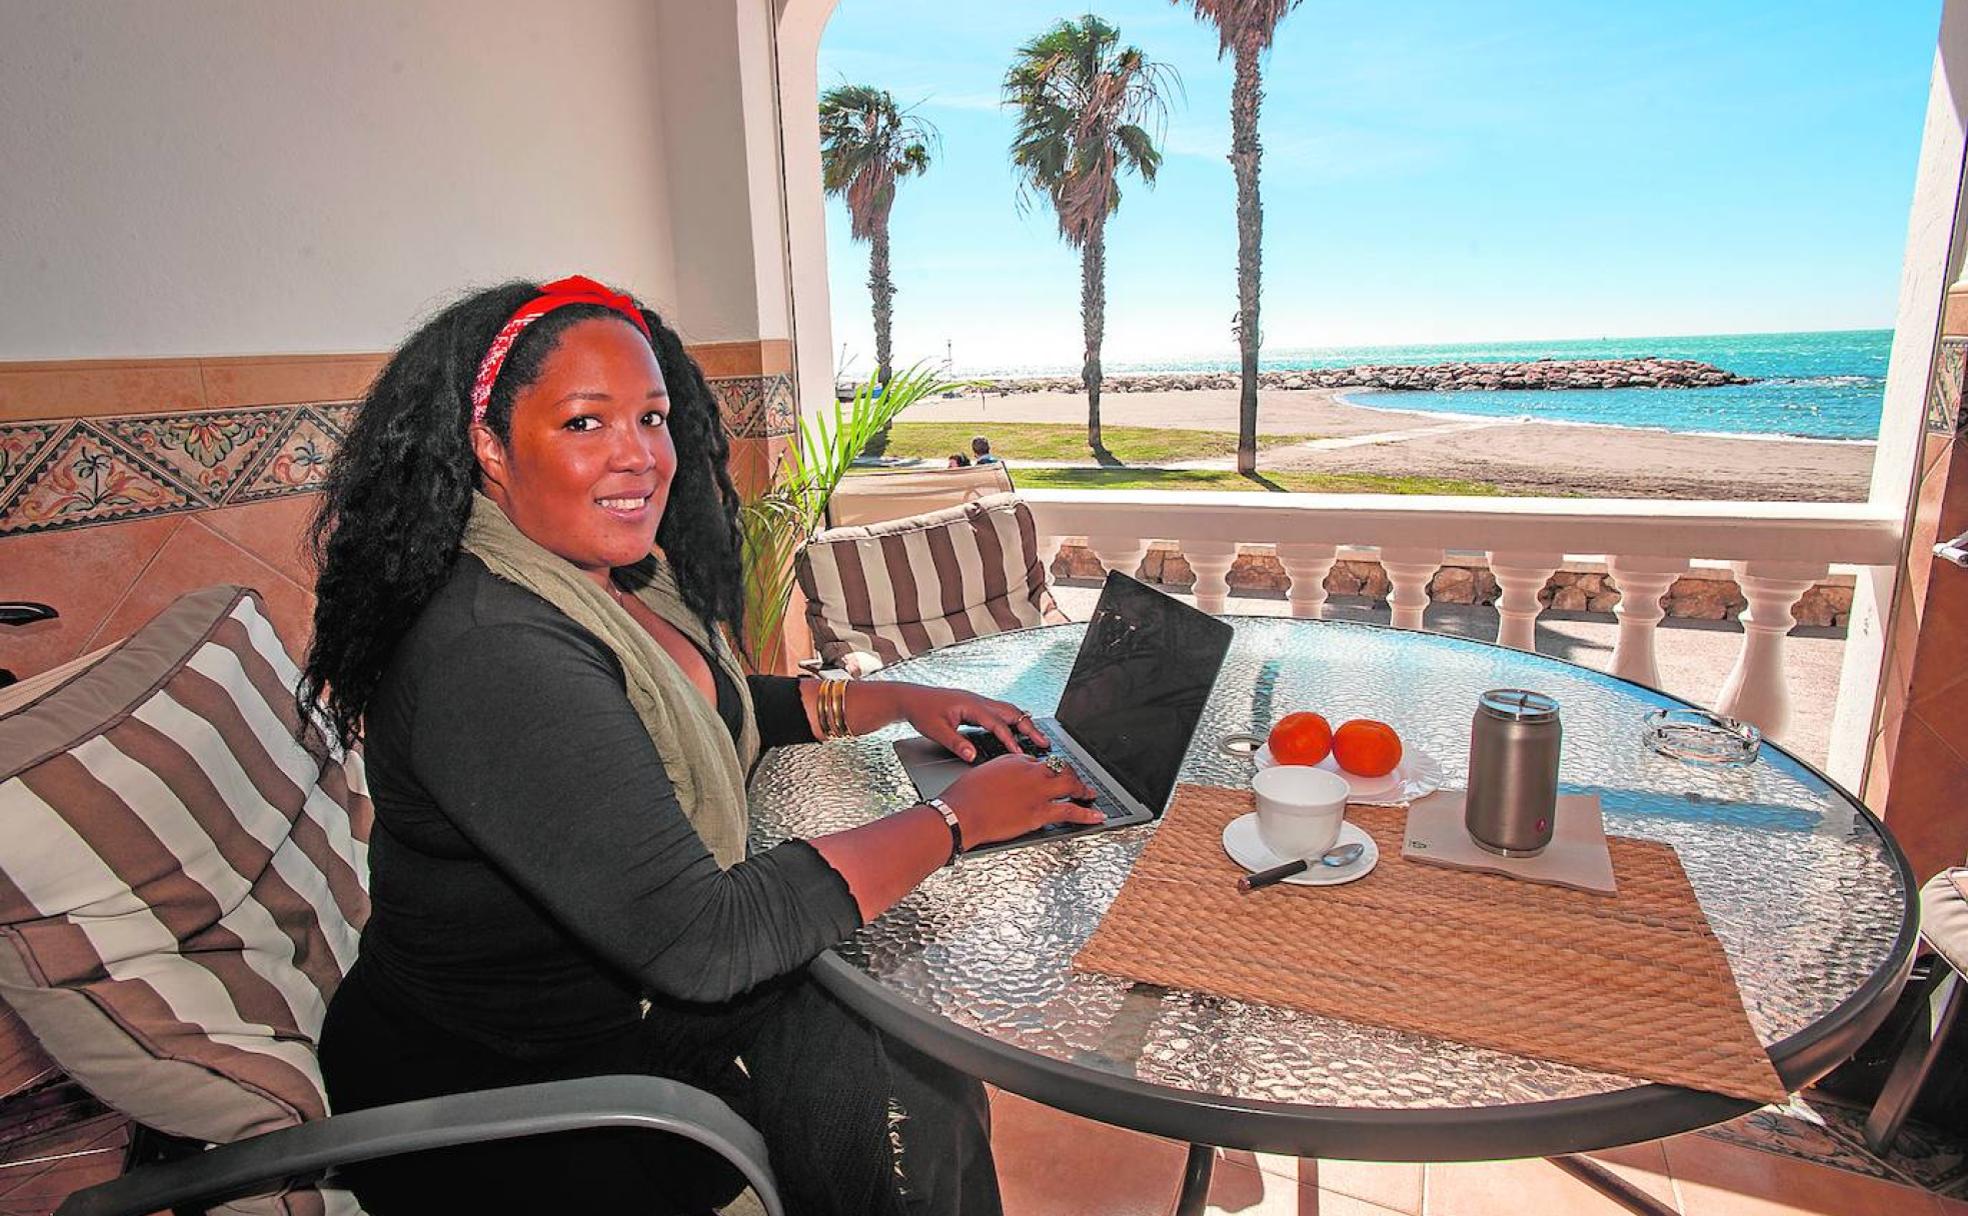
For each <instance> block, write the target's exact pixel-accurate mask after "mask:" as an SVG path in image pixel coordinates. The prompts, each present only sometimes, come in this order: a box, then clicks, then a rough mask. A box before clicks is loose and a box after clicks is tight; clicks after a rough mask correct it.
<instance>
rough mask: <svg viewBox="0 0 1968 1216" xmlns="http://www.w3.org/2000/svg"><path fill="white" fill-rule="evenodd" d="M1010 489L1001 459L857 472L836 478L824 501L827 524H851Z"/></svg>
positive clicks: (905, 515)
mask: <svg viewBox="0 0 1968 1216" xmlns="http://www.w3.org/2000/svg"><path fill="white" fill-rule="evenodd" d="M1014 489H1015V487H1014V486H1013V485H1012V484H1011V471H1010V470H1009V469H1007V468H1005V466H1004V462H1002V461H999V462H997V463H995V464H981V465H971V466H969V467H967V468H961V469H908V470H904V471H901V472H895V473H860V474H856V475H855V476H853V477H845V478H842V479H841V483H840V485H839V486H837V487H836V488H835V489H834V494H833V497H832V498H829V499H828V500H827V526H828V527H830V528H851V527H858V526H860V525H863V524H878V523H882V522H884V521H887V520H891V519H906V518H908V517H909V516H912V515H921V514H924V513H925V512H928V511H937V510H941V509H943V508H944V507H954V506H960V505H961V504H963V503H967V502H975V501H977V500H978V499H980V498H988V497H990V496H991V495H993V494H1010V493H1012V492H1013V490H1014Z"/></svg>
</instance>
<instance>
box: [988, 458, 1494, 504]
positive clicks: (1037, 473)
mask: <svg viewBox="0 0 1968 1216" xmlns="http://www.w3.org/2000/svg"><path fill="white" fill-rule="evenodd" d="M994 446H995V445H994ZM1011 479H1012V481H1013V482H1015V483H1017V485H1018V488H1019V489H1021V490H1219V491H1220V490H1276V491H1278V492H1280V493H1284V492H1292V493H1297V494H1461V495H1475V496H1480V497H1484V498H1497V497H1502V496H1503V491H1502V490H1499V489H1498V488H1497V487H1495V486H1493V485H1490V484H1489V483H1487V482H1481V481H1461V480H1458V479H1456V478H1453V477H1394V476H1389V475H1387V474H1383V473H1294V472H1279V473H1271V472H1265V471H1263V470H1261V469H1260V470H1259V471H1258V474H1257V476H1256V477H1245V476H1244V475H1242V474H1241V473H1235V472H1232V471H1230V470H1229V469H1035V468H1029V467H1028V468H1019V467H1018V465H1017V464H1016V463H1014V464H1013V465H1012V466H1011Z"/></svg>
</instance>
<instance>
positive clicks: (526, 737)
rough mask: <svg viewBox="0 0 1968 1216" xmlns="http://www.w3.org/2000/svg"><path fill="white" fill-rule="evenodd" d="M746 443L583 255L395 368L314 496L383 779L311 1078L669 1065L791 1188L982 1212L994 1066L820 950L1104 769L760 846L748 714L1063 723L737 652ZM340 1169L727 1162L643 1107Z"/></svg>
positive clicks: (372, 1080)
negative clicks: (353, 937)
mask: <svg viewBox="0 0 1968 1216" xmlns="http://www.w3.org/2000/svg"><path fill="white" fill-rule="evenodd" d="M726 453H727V448H726V441H725V438H724V433H723V428H722V425H721V423H720V420H719V418H718V413H717V406H716V403H715V402H714V401H713V399H712V397H711V394H710V391H709V388H708V386H707V385H706V384H705V382H704V378H703V375H702V373H701V372H700V371H699V370H698V369H697V367H696V365H695V364H694V363H693V362H692V361H691V359H690V358H689V356H688V355H687V354H685V353H684V350H683V346H682V343H681V341H680V340H679V339H678V337H677V335H676V334H675V332H673V331H672V330H671V329H670V328H668V327H667V326H665V325H664V324H663V323H662V321H661V320H660V319H658V318H657V317H656V316H655V315H653V314H651V313H649V312H647V311H646V310H644V309H643V308H642V307H641V306H640V305H638V304H637V303H636V302H635V301H633V300H631V299H629V298H628V297H626V296H619V295H616V294H614V293H613V292H611V291H609V290H608V289H607V288H604V287H602V286H601V285H599V284H597V283H594V282H592V281H590V280H586V279H565V280H561V281H560V282H557V283H551V284H548V285H546V286H544V287H537V286H535V285H533V284H530V283H514V284H509V285H506V286H503V287H499V288H495V289H492V290H490V291H485V292H481V293H479V294H477V295H474V296H472V297H470V298H469V299H466V300H464V301H462V302H460V303H458V304H456V305H453V306H452V307H450V308H449V309H447V310H445V311H444V312H443V313H441V314H439V315H438V316H437V317H436V318H435V319H434V320H432V321H431V322H430V323H429V324H427V325H426V326H424V327H423V328H422V329H421V330H420V331H418V333H417V334H416V335H414V336H413V337H412V338H411V339H410V340H409V341H408V342H407V343H405V344H404V346H403V347H402V349H401V350H399V351H398V352H397V353H396V355H395V356H394V357H393V358H392V359H391V360H390V362H389V365H388V366H387V367H385V368H384V370H383V372H382V374H381V376H380V377H379V378H378V380H377V382H376V385H375V387H374V388H373V389H372V390H371V392H370V394H369V396H368V398H367V400H366V401H365V402H364V403H363V407H362V409H361V411H360V412H359V413H358V414H357V416H356V420H355V423H354V425H353V427H352V429H351V431H350V434H349V437H348V441H347V443H346V444H345V445H344V446H343V447H342V449H341V450H340V452H338V454H337V456H336V458H335V464H334V467H333V469H332V470H331V474H330V477H329V482H328V486H327V491H326V495H325V498H324V501H323V505H322V508H321V512H320V515H319V517H318V518H317V520H316V521H315V529H314V539H315V545H316V549H317V554H318V557H319V565H320V571H321V573H320V578H319V582H318V585H317V589H316V590H317V604H316V610H315V633H314V641H313V645H312V648H311V650H310V651H309V654H308V659H307V664H306V667H305V671H304V673H303V680H302V686H301V689H300V696H301V697H302V699H303V700H304V701H305V702H308V703H316V702H318V703H319V704H320V705H321V706H322V707H323V709H324V710H325V712H326V713H327V715H328V717H329V719H330V720H331V722H332V723H333V725H334V727H335V729H336V730H337V731H338V732H339V734H340V736H341V738H342V739H343V741H344V742H353V741H354V740H355V739H357V738H358V737H359V738H361V739H362V741H363V743H364V747H365V759H366V761H367V765H368V774H369V783H370V789H371V795H372V798H373V800H374V803H375V807H376V825H375V829H374V832H373V835H372V839H371V842H370V870H371V901H372V911H371V914H370V920H369V923H368V925H367V927H366V929H365V930H364V933H363V937H362V945H361V952H360V957H359V958H358V960H357V962H356V964H355V965H354V967H353V968H352V969H351V971H350V973H349V975H348V977H347V979H346V980H344V982H343V983H342V985H341V987H340V989H339V990H338V991H337V992H336V994H335V998H334V1000H333V1002H332V1003H331V1005H330V1007H329V1011H328V1017H327V1022H326V1025H325V1026H324V1028H323V1031H322V1038H321V1062H322V1070H323V1073H324V1075H325V1077H326V1080H327V1084H328V1091H329V1096H330V1098H331V1100H332V1101H333V1103H334V1106H335V1108H336V1109H337V1110H343V1111H346V1110H353V1109H359V1108H363V1107H368V1106H375V1105H379V1104H383V1103H388V1102H396V1101H403V1100H407V1099H412V1098H418V1097H427V1096H431V1095H435V1094H443V1093H455V1092H463V1091H467V1090H473V1089H481V1088H488V1087H494V1086H503V1085H515V1084H525V1083H530V1082H536V1081H544V1080H552V1079H559V1078H566V1077H578V1076H586V1075H596V1074H606V1073H621V1072H643V1073H651V1074H657V1075H662V1076H669V1077H674V1078H677V1079H679V1080H683V1081H687V1082H690V1083H692V1084H696V1085H701V1086H704V1087H706V1088H709V1089H712V1090H713V1091H715V1092H717V1093H719V1094H720V1095H722V1096H724V1097H725V1098H726V1100H727V1101H729V1102H731V1103H732V1105H733V1106H735V1107H736V1108H737V1109H738V1110H739V1111H740V1113H742V1114H744V1115H745V1116H746V1117H748V1118H750V1119H751V1120H752V1121H753V1122H754V1123H755V1124H757V1125H758V1127H759V1128H760V1130H761V1132H762V1133H763V1134H764V1136H765V1138H766V1142H767V1144H768V1146H769V1148H770V1151H771V1154H772V1160H773V1166H774V1169H775V1171H776V1173H777V1175H778V1179H779V1182H780V1184H781V1187H782V1190H783V1192H784V1194H785V1195H786V1197H787V1200H788V1205H789V1207H790V1208H791V1209H792V1210H794V1211H800V1212H842V1213H850V1212H851V1213H857V1214H858V1213H868V1212H962V1213H965V1214H969V1213H972V1212H985V1213H991V1212H995V1211H997V1210H998V1204H997V1191H996V1180H995V1176H994V1173H993V1168H992V1162H991V1156H990V1148H989V1140H988V1132H989V1117H988V1112H987V1110H986V1107H985V1104H984V1100H983V1096H982V1092H981V1090H980V1088H979V1087H978V1086H977V1085H976V1083H975V1082H972V1081H969V1080H967V1079H964V1078H962V1077H959V1076H958V1075H956V1074H955V1073H953V1072H951V1071H950V1070H948V1069H946V1068H944V1067H942V1066H940V1065H938V1064H937V1063H935V1062H934V1061H932V1060H930V1059H928V1058H927V1057H925V1056H922V1055H920V1054H918V1053H916V1052H914V1051H912V1050H911V1049H909V1048H907V1047H906V1046H905V1045H903V1044H900V1043H896V1042H893V1041H890V1040H888V1039H886V1038H884V1037H883V1036H881V1035H880V1034H878V1033H877V1032H875V1031H874V1030H872V1029H871V1028H870V1027H868V1026H867V1025H866V1024H865V1023H862V1022H861V1021H859V1020H858V1019H857V1018H855V1017H854V1016H853V1015H852V1014H850V1013H848V1012H847V1011H846V1010H844V1009H842V1008H841V1007H840V1006H838V1005H837V1004H835V1003H834V1002H833V1001H832V999H831V998H829V997H828V996H826V995H825V994H824V993H823V992H821V991H820V990H819V989H818V988H817V986H816V985H815V984H814V983H813V982H812V981H811V980H810V979H809V978H808V977H807V975H806V964H807V963H808V962H809V961H810V960H811V959H812V958H813V957H814V956H815V955H816V954H818V953H819V952H820V951H821V950H823V949H825V948H826V947H827V946H829V945H831V944H833V943H835V942H837V941H839V940H841V939H842V938H844V937H845V936H847V935H848V934H850V933H852V932H853V931H854V930H855V929H856V928H857V927H858V926H860V925H861V924H864V923H866V922H867V921H868V920H870V919H872V918H873V917H875V916H878V915H880V914H881V912H882V911H883V910H884V909H886V908H888V907H889V906H890V905H891V904H893V903H894V902H895V901H896V900H898V899H900V898H901V897H902V896H903V895H904V894H906V893H907V892H908V891H909V890H910V889H911V888H912V887H914V886H915V884H916V883H917V882H919V881H920V880H921V879H922V878H923V877H925V876H926V875H928V874H929V873H930V872H931V871H933V870H935V869H936V868H938V867H939V866H941V865H944V864H946V863H947V862H948V861H950V860H952V859H954V857H955V856H956V854H957V853H959V852H960V851H961V850H962V848H963V847H964V846H965V845H968V844H978V843H982V842H986V841H993V840H999V839H1005V838H1008V837H1011V836H1015V835H1018V834H1021V833H1023V832H1026V831H1029V830H1031V829H1033V828H1036V827H1038V826H1040V825H1042V824H1045V823H1049V822H1054V821H1062V820H1063V821H1073V822H1095V821H1097V820H1098V818H1099V816H1098V813H1097V812H1094V811H1092V810H1090V809H1087V808H1083V807H1080V806H1077V805H1075V804H1074V803H1073V802H1071V801H1063V800H1065V799H1075V798H1087V797H1089V791H1088V790H1087V789H1086V787H1085V786H1083V785H1082V784H1081V783H1080V782H1079V780H1078V779H1077V778H1076V777H1075V776H1074V775H1073V773H1072V771H1071V770H1070V769H1065V770H1063V771H1062V769H1061V766H1060V765H1059V764H1057V763H1056V762H1051V761H1040V760H1037V759H1032V758H1029V757H1025V756H1019V755H1013V756H1007V757H1004V758H1001V759H998V760H994V761H991V762H990V763H987V764H982V765H979V766H978V767H977V768H976V769H975V770H974V771H972V772H970V773H967V774H966V775H965V776H964V778H963V780H961V781H959V782H958V783H957V784H956V785H954V786H952V787H951V788H950V790H949V791H948V792H947V793H946V794H945V795H944V796H943V798H942V800H941V803H942V805H940V806H931V805H918V806H914V807H910V808H908V809H906V810H902V811H899V812H897V813H894V814H891V815H888V816H886V817H885V818H881V819H878V820H876V821H875V822H873V823H870V824H868V825H866V826H864V827H860V828H856V829H853V830H851V831H846V832H840V833H837V834H835V835H831V836H825V837H820V838H817V839H814V840H810V841H790V842H787V843H785V844H781V845H779V846H777V847H775V848H772V849H769V850H766V851H764V852H762V853H760V854H758V855H756V856H752V857H747V856H745V834H746V833H745V801H744V799H745V792H744V781H745V776H746V773H747V772H748V770H749V767H750V765H751V764H752V763H753V762H754V761H755V759H756V757H757V754H758V751H759V749H760V748H761V747H769V746H773V745H775V744H781V743H796V742H809V741H812V740H814V739H816V738H825V737H832V736H838V735H842V734H847V733H854V732H861V731H868V730H873V729H877V728H879V727H881V726H883V725H886V724H888V723H891V722H896V721H907V722H909V723H910V724H911V725H913V726H914V727H915V728H916V729H917V730H918V731H920V732H921V733H923V734H924V735H927V736H928V737H930V738H933V739H937V740H939V741H941V742H943V743H945V744H946V745H948V746H951V747H952V748H954V749H956V750H958V751H959V752H960V753H961V754H963V755H965V756H966V758H974V756H975V749H974V748H972V747H971V746H970V745H969V744H967V743H965V742H964V741H963V740H962V739H961V737H960V736H959V734H958V730H957V728H958V727H959V726H960V725H961V724H964V723H972V724H976V725H979V726H983V727H987V728H989V729H990V730H992V731H994V732H995V733H997V734H998V735H999V736H1000V737H1001V738H1003V739H1004V740H1005V741H1006V742H1007V743H1010V742H1013V733H1014V731H1020V732H1023V733H1025V734H1027V735H1031V736H1032V737H1033V738H1034V740H1035V741H1039V742H1041V743H1042V742H1043V741H1042V740H1039V739H1038V737H1037V736H1036V735H1034V734H1033V733H1032V731H1031V725H1030V718H1029V715H1026V714H1024V713H1022V712H1021V711H1020V710H1019V709H1018V708H1017V707H1015V706H1012V705H1008V704H1006V703H1004V702H1001V701H994V700H991V699H989V698H985V697H980V696H976V695H974V694H970V693H965V692H960V691H954V690H947V689H938V688H927V687H921V686H915V685H908V684H900V683H867V684H861V683H857V684H854V685H853V686H852V688H849V687H848V686H847V685H846V684H836V683H833V682H827V683H824V684H823V683H822V682H820V681H814V680H792V679H785V678H775V677H758V676H753V677H749V678H748V677H746V676H744V675H743V674H742V673H741V671H740V669H739V668H738V666H737V663H736V661H735V659H734V657H733V655H732V653H731V651H730V648H729V646H728V644H727V642H726V641H725V636H724V633H725V629H726V627H730V626H734V625H736V624H737V623H738V620H739V616H740V613H741V611H742V608H741V602H742V597H741V589H742V581H741V571H740V568H739V556H738V555H739V541H738V534H737V523H736V511H737V495H736V493H735V492H734V491H733V489H732V485H731V482H730V479H729V476H728V474H727V473H726V470H725V457H726ZM652 549H653V550H655V551H656V552H657V553H660V559H659V558H658V557H657V556H654V555H652ZM823 689H824V690H825V692H824V695H823ZM843 695H844V698H845V699H844V702H843V700H842V699H841V698H842V696H843ZM352 1178H353V1181H354V1184H355V1187H356V1191H357V1194H358V1197H359V1198H360V1199H361V1200H362V1201H363V1204H364V1206H365V1207H367V1208H368V1209H369V1210H370V1211H372V1212H374V1213H376V1214H377V1216H389V1214H390V1213H392V1212H427V1211H438V1210H455V1211H475V1212H482V1211H514V1212H518V1211H528V1212H532V1211H548V1210H553V1211H570V1210H575V1211H631V1210H634V1211H664V1210H670V1211H679V1212H695V1211H703V1210H706V1209H708V1208H709V1207H711V1206H713V1205H715V1204H716V1203H719V1202H722V1201H723V1200H725V1199H727V1198H729V1197H730V1196H731V1195H732V1194H734V1193H735V1192H736V1190H737V1188H738V1185H739V1184H738V1181H737V1176H736V1174H735V1173H734V1172H733V1171H731V1170H730V1169H729V1168H728V1167H726V1166H724V1164H723V1163H722V1162H721V1161H720V1160H718V1159H716V1158H715V1157H712V1156H710V1155H709V1154H708V1153H705V1152H704V1151H702V1150H698V1149H695V1148H694V1147H692V1146H688V1145H685V1144H683V1143H682V1142H673V1141H670V1140H668V1139H665V1138H662V1137H658V1136H653V1135H650V1134H648V1133H635V1132H626V1131H610V1132H581V1133H568V1134H565V1135H559V1136H553V1137H542V1138H536V1139H532V1140H527V1141H521V1142H515V1143H508V1144H502V1145H495V1146H490V1147H472V1148H464V1149H453V1150H446V1151H445V1152H443V1153H431V1154H423V1155H420V1156H417V1157H411V1158H398V1159H394V1160H390V1161H384V1162H377V1163H374V1164H372V1165H371V1166H369V1167H367V1168H365V1169H361V1170H358V1171H355V1172H354V1173H353V1174H352Z"/></svg>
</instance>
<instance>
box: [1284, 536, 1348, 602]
mask: <svg viewBox="0 0 1968 1216" xmlns="http://www.w3.org/2000/svg"><path fill="white" fill-rule="evenodd" d="M1338 560H1339V546H1338V545H1322V544H1315V543H1311V542H1305V541H1292V542H1289V543H1285V544H1280V545H1279V546H1278V564H1279V565H1281V566H1283V567H1284V568H1285V575H1286V577H1288V578H1290V579H1291V591H1290V592H1289V593H1288V594H1289V596H1290V598H1291V609H1292V615H1293V616H1296V617H1304V618H1306V619H1308V620H1314V621H1316V620H1319V619H1320V618H1322V617H1324V616H1325V615H1326V576H1327V575H1328V574H1331V573H1332V568H1333V563H1334V562H1336V561H1338Z"/></svg>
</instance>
